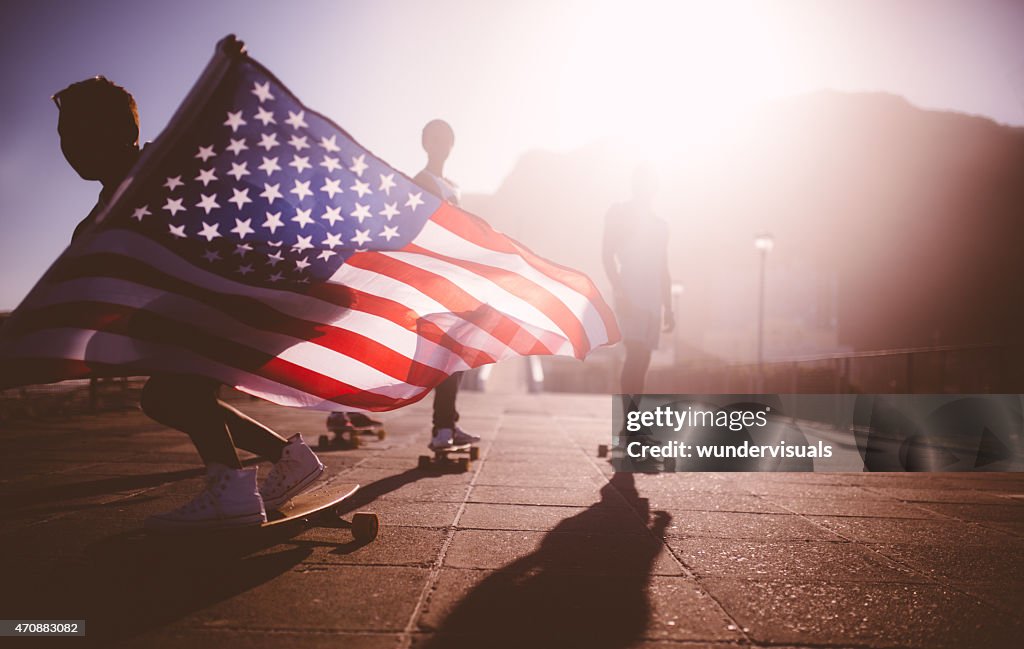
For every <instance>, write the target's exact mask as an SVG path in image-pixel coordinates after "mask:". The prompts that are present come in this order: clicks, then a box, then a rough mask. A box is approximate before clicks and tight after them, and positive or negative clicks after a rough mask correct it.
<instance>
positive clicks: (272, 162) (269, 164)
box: [257, 158, 281, 178]
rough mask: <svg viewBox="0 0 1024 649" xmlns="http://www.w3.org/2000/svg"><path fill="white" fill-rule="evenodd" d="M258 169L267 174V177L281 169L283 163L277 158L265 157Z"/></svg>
mask: <svg viewBox="0 0 1024 649" xmlns="http://www.w3.org/2000/svg"><path fill="white" fill-rule="evenodd" d="M257 169H259V170H260V171H262V172H263V173H265V174H267V178H269V177H270V176H273V175H274V172H275V171H281V165H279V164H277V158H263V164H261V165H260V166H259V167H257Z"/></svg>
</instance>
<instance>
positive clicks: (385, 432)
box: [377, 428, 388, 439]
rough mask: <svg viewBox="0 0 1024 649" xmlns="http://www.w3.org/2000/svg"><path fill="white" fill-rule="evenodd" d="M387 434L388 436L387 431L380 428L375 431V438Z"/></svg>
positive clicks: (381, 437) (380, 437) (382, 437)
mask: <svg viewBox="0 0 1024 649" xmlns="http://www.w3.org/2000/svg"><path fill="white" fill-rule="evenodd" d="M387 436H388V431H386V430H384V429H383V428H381V429H379V430H378V431H377V439H384V438H385V437H387Z"/></svg>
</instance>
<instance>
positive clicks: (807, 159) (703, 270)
mask: <svg viewBox="0 0 1024 649" xmlns="http://www.w3.org/2000/svg"><path fill="white" fill-rule="evenodd" d="M728 140H729V143H728V144H723V145H722V146H721V147H720V148H716V149H715V150H713V151H710V152H707V153H706V154H702V155H699V156H694V155H693V154H692V152H681V153H680V155H679V156H678V163H676V164H673V165H671V167H670V168H666V169H664V170H663V174H664V177H663V189H662V192H661V202H660V206H659V213H660V214H661V215H662V216H663V217H664V218H666V220H668V221H669V223H670V226H671V240H670V252H671V255H672V269H671V270H672V274H673V278H674V279H676V280H677V281H679V282H681V283H682V284H684V285H685V287H686V292H685V293H684V296H683V302H682V308H681V309H680V310H681V311H682V313H681V315H682V319H681V320H682V321H683V332H684V337H685V338H686V339H687V342H688V343H692V344H694V345H695V346H696V347H698V348H700V347H704V348H708V347H709V346H713V345H712V342H713V341H714V340H716V338H715V337H716V336H719V335H720V334H721V336H724V338H722V339H721V340H719V341H718V343H716V344H720V345H721V346H722V347H723V348H726V349H728V348H730V347H732V346H735V343H734V342H728V341H729V339H730V336H732V337H734V338H736V339H737V340H741V339H742V340H749V339H750V338H751V335H750V333H751V327H752V326H753V325H752V320H753V319H754V313H755V311H754V306H753V304H752V303H753V302H754V301H755V296H756V279H757V263H758V258H757V255H756V253H755V251H754V249H753V246H752V239H753V236H754V233H755V232H758V231H761V230H767V231H770V232H772V233H773V234H774V235H775V237H776V248H775V250H774V251H773V252H772V253H771V255H770V256H769V258H768V298H767V309H768V315H767V319H768V328H769V330H770V331H769V334H768V342H767V344H768V353H769V355H773V354H774V355H783V354H785V353H792V352H795V351H803V352H808V351H813V350H814V349H825V348H828V347H830V346H834V347H836V348H840V347H841V348H853V349H857V350H867V349H885V348H895V347H909V346H923V345H933V344H949V345H959V344H971V343H980V342H994V341H1003V340H1006V339H1008V338H1011V337H1019V336H1020V334H1019V333H1018V332H1019V330H1020V329H1021V324H1022V317H1021V316H1022V315H1024V299H1022V297H1024V295H1022V293H1024V291H1022V289H1021V288H1020V283H1021V279H1022V278H1024V255H1022V254H1020V252H1019V250H1020V248H1021V247H1022V246H1024V130H1022V129H1019V128H1011V127H1007V126H1002V125H999V124H996V123H994V122H992V121H991V120H988V119H983V118H979V117H973V116H968V115H962V114H957V113H948V112H937V111H929V110H922V109H920V108H917V107H915V106H912V105H911V104H909V103H908V102H907V101H905V100H904V99H902V98H900V97H896V96H892V95H886V94H851V93H839V92H818V93H813V94H808V95H802V96H798V97H794V98H790V99H787V100H785V101H780V102H777V103H775V104H773V105H771V106H770V107H768V108H767V109H766V110H765V111H763V112H762V113H761V114H759V115H758V116H757V118H756V120H755V121H753V122H750V123H746V124H743V125H737V128H736V130H735V132H734V133H731V134H729V137H728ZM632 165H633V161H632V160H629V159H628V157H627V156H626V154H625V153H624V152H623V149H621V148H619V147H616V146H615V145H614V144H613V143H611V142H603V143H595V144H593V145H591V146H588V147H584V148H582V149H579V150H576V151H571V152H567V153H551V152H543V151H534V152H531V153H528V154H526V155H524V156H523V157H522V159H521V160H520V161H519V163H518V164H517V165H516V167H515V168H514V169H513V171H512V172H511V173H510V174H509V176H508V177H507V178H506V180H505V181H504V183H503V184H502V186H501V187H500V188H499V189H498V191H496V192H495V193H494V194H492V195H489V196H483V195H474V196H467V197H465V204H466V206H467V208H469V209H470V210H471V211H473V212H475V213H478V214H480V215H481V216H484V217H485V218H487V219H488V220H489V221H490V222H491V223H492V224H494V225H495V227H497V228H498V229H500V230H503V231H505V232H507V233H509V234H510V235H512V236H513V237H515V238H517V239H519V240H521V241H522V242H523V243H525V244H526V245H528V246H529V247H531V248H532V249H533V250H535V251H536V252H538V253H539V254H542V255H544V256H547V257H550V258H552V259H554V260H556V261H558V262H560V263H563V264H567V265H570V266H574V267H577V268H580V269H581V270H584V271H586V272H587V273H589V274H590V275H591V276H592V277H593V278H594V279H595V280H596V281H598V282H599V283H600V284H601V285H602V286H604V277H603V271H602V269H601V264H600V256H599V251H600V238H601V230H602V224H603V220H604V215H605V213H606V212H607V210H608V207H609V206H610V205H611V204H612V203H613V202H616V201H621V200H624V199H626V198H628V194H629V178H630V175H631V172H632ZM721 332H732V333H721ZM816 332H817V333H816ZM829 332H831V333H829ZM819 333H821V334H823V335H822V336H819V338H817V339H818V340H819V341H820V342H819V343H818V344H817V347H816V348H814V349H812V348H809V347H807V345H808V344H809V343H808V341H809V340H811V339H812V338H814V336H815V335H817V334H819ZM824 334H828V335H824ZM744 344H745V343H744ZM801 345H803V346H801ZM741 346H742V345H741ZM744 349H745V350H746V349H747V348H744ZM744 353H746V351H744V352H742V353H740V354H739V355H740V356H742V355H743V354H744Z"/></svg>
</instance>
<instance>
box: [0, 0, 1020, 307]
mask: <svg viewBox="0 0 1024 649" xmlns="http://www.w3.org/2000/svg"><path fill="white" fill-rule="evenodd" d="M2 11H3V16H4V18H3V27H2V28H0V30H2V31H0V35H2V38H0V74H2V81H3V87H4V88H5V89H6V90H7V92H6V93H5V97H4V101H3V110H2V115H3V119H0V142H2V143H3V144H2V146H0V183H2V184H0V271H2V272H3V278H4V279H3V282H2V283H0V309H4V308H12V307H13V306H15V305H16V304H17V302H18V301H19V300H20V299H21V298H22V297H23V296H24V294H25V293H26V292H27V291H28V289H29V288H30V287H31V285H32V284H33V283H34V282H35V280H36V279H37V278H38V277H39V276H40V275H41V274H42V272H43V271H44V270H45V269H46V267H47V266H48V265H49V264H50V262H51V261H52V260H53V259H54V258H55V257H56V256H57V255H58V254H59V253H60V251H61V250H62V249H63V248H64V246H65V245H66V244H67V242H68V240H69V238H70V234H71V231H72V229H73V227H74V225H75V224H76V223H77V222H78V221H79V220H80V219H81V218H82V217H84V216H85V214H86V213H88V211H89V209H90V208H91V207H92V205H93V203H94V202H95V198H96V195H97V193H98V191H99V186H98V185H97V184H95V183H87V182H85V181H82V180H80V179H79V178H78V177H77V176H76V175H75V174H74V172H72V171H71V169H70V168H69V167H68V166H67V164H66V163H65V161H64V160H63V158H62V157H61V154H60V150H59V148H58V142H57V135H56V130H55V125H56V116H57V115H56V109H55V107H54V106H53V104H52V103H51V102H50V101H49V97H50V95H52V94H53V93H54V92H55V91H57V90H59V89H61V88H63V87H64V86H66V85H67V84H69V83H71V82H74V81H78V80H80V79H82V78H85V77H87V76H91V75H94V74H104V75H106V76H107V77H109V78H111V79H113V80H115V81H116V82H118V83H120V84H122V85H124V86H126V87H127V88H128V89H130V90H131V91H132V92H133V93H134V94H135V97H136V99H137V101H138V103H139V110H140V113H141V117H142V137H143V139H144V140H151V139H153V138H154V137H156V136H157V135H158V134H159V132H160V130H161V129H162V127H163V126H164V124H165V123H166V121H167V119H168V118H169V117H170V115H171V113H172V112H173V111H174V109H175V108H176V107H177V105H178V103H179V102H180V100H181V99H182V97H183V96H184V95H185V93H186V92H187V91H188V89H189V87H190V86H191V84H192V82H193V81H194V80H195V79H196V77H197V76H198V74H199V73H200V72H201V70H202V69H203V67H204V65H205V64H206V62H207V61H208V60H209V58H210V56H211V54H212V52H213V47H214V44H215V43H216V41H217V40H218V39H219V38H221V37H222V36H224V35H225V34H227V33H231V32H233V33H236V34H237V35H238V36H239V37H240V38H241V39H243V40H244V41H245V42H246V43H247V45H248V49H249V51H250V53H251V54H252V55H253V56H254V57H255V58H257V59H258V60H260V61H261V62H262V63H264V64H265V65H267V66H268V67H269V68H270V69H271V70H273V71H274V72H275V73H276V74H277V75H278V76H279V77H280V78H281V79H282V80H283V81H284V82H285V83H286V84H288V85H289V86H290V87H291V89H292V90H293V91H294V92H295V93H296V94H297V95H298V96H299V98H300V99H302V100H303V101H304V102H305V103H306V104H307V105H309V106H311V107H312V108H314V109H316V110H319V111H320V112H322V113H325V114H327V115H328V116H330V117H331V118H333V119H334V120H335V121H337V122H338V123H340V124H341V125H342V126H343V127H345V128H346V129H347V130H348V131H349V132H350V133H352V134H353V135H354V136H355V137H356V138H357V139H358V140H359V141H360V142H362V143H363V144H364V145H366V146H367V147H369V148H370V149H371V150H373V151H374V152H375V153H377V154H378V155H380V156H382V157H383V158H384V159H385V160H388V161H390V162H391V163H392V164H393V165H395V166H396V167H398V168H399V169H402V170H403V171H406V172H409V173H415V172H416V171H417V170H418V169H419V168H420V167H421V166H422V164H423V153H422V151H421V150H420V147H419V132H420V128H421V127H422V125H423V124H424V123H425V122H426V121H428V120H429V119H431V118H434V117H443V118H445V119H447V120H448V121H449V122H451V123H452V125H453V126H454V128H455V131H456V137H457V140H456V149H455V152H454V154H453V156H452V159H451V162H450V165H449V175H451V176H452V177H453V178H455V179H456V180H457V181H459V182H460V183H461V184H462V186H463V188H464V189H466V190H469V191H492V190H493V189H495V188H496V187H497V186H498V185H499V184H500V182H501V180H502V178H503V177H504V175H505V174H506V173H507V172H508V171H509V170H510V169H511V167H512V166H513V165H514V164H515V162H516V160H517V159H518V157H519V156H520V154H521V153H523V152H524V151H526V150H528V149H531V148H538V147H540V148H548V149H566V148H571V147H576V146H579V145H581V144H583V143H585V142H588V141H590V140H593V139H597V138H599V137H602V136H606V135H615V136H620V137H624V138H626V139H627V140H630V141H632V142H634V143H635V144H636V145H637V146H638V147H639V148H638V150H640V151H642V152H644V153H645V154H646V155H648V156H649V157H654V158H658V157H666V156H672V155H674V151H675V149H673V146H672V145H669V144H666V142H698V141H700V143H701V145H702V146H714V138H715V133H716V130H719V129H725V128H728V127H729V126H730V124H732V123H734V122H735V121H736V120H739V119H743V114H744V111H745V110H746V109H748V108H750V107H751V106H756V104H757V103H758V102H761V101H764V100H770V99H771V98H773V97H778V96H783V95H787V94H791V93H796V92H802V91H807V90H812V89H816V88H822V87H826V88H835V89H841V90H882V91H888V92H893V93H897V94H901V95H903V96H905V97H907V98H908V99H909V100H910V101H911V102H913V103H915V104H917V105H919V106H923V107H927V108H939V109H949V110H957V111H962V112H968V113H976V114H981V115H986V116H989V117H992V118H993V119H995V120H997V121H1000V122H1003V123H1010V124H1017V125H1020V124H1024V39H1021V38H1020V35H1021V34H1024V2H1012V1H1009V0H1008V1H996V0H992V1H988V2H983V1H969V0H964V1H962V2H951V1H943V0H927V1H903V2H881V1H870V0H865V1H862V2H841V3H840V2H835V3H831V2H788V3H781V2H780V3H770V2H767V1H764V2H738V3H723V2H706V3H696V2H694V3H683V2H665V3H637V2H621V3H612V2H607V3H599V2H586V1H576V0H564V1H562V2H558V1H555V0H547V1H543V2H537V1H517V2H505V3H498V2H488V1H476V2H472V1H469V0H465V1H459V0H431V1H429V2H414V1H412V0H410V1H407V2H402V1H397V0H395V1H375V2H369V1H367V2H341V1H334V2H302V1H295V2H287V3H285V2H258V1H254V0H248V1H245V2H209V1H193V0H180V1H175V2H166V3H155V2H137V1H127V0H120V1H114V0H111V1H103V2H87V1H73V0H67V1H65V2H46V1H33V2H29V1H25V2H10V1H4V2H3V3H2ZM666 138H668V139H666ZM686 150H687V151H688V152H689V155H699V151H700V147H694V146H688V147H686ZM694 152H696V153H694Z"/></svg>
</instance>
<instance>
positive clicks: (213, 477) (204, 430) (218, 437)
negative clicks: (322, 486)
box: [53, 77, 324, 530]
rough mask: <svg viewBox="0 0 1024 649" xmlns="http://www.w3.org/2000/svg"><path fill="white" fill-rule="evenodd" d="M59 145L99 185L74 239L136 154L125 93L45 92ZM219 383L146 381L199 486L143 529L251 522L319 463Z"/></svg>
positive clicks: (149, 399)
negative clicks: (239, 405) (194, 453)
mask: <svg viewBox="0 0 1024 649" xmlns="http://www.w3.org/2000/svg"><path fill="white" fill-rule="evenodd" d="M53 100H54V103H56V104H57V109H58V111H59V117H58V127H57V131H58V134H59V135H60V146H61V151H62V152H63V153H64V157H65V158H66V159H67V161H68V163H69V164H70V165H71V167H72V168H73V169H74V170H75V171H76V172H77V173H78V175H79V176H81V177H82V178H83V179H85V180H95V181H99V182H100V183H101V184H102V186H103V189H102V191H101V192H100V195H99V200H98V202H97V204H96V207H94V208H93V210H92V211H91V212H90V213H89V215H88V216H87V217H86V218H85V219H84V220H83V221H82V222H81V223H80V224H79V225H78V227H77V228H75V233H74V236H73V238H74V237H77V236H78V235H79V234H81V233H82V231H84V230H85V229H86V228H87V226H89V225H91V224H92V222H93V221H94V220H95V219H96V217H97V216H98V215H99V213H100V212H101V211H102V209H103V207H104V206H105V205H106V203H107V202H109V201H110V200H111V198H112V196H113V194H114V192H115V191H116V189H117V187H118V186H119V185H120V183H121V182H122V180H123V179H124V177H125V176H126V174H127V173H128V171H129V170H130V169H131V167H132V165H133V164H134V163H135V161H136V160H137V159H138V157H139V153H140V150H139V117H138V109H137V107H136V104H135V99H134V98H133V97H132V95H131V93H129V92H128V91H127V90H125V89H124V88H122V87H121V86H118V85H116V84H114V83H112V82H111V81H108V80H107V79H105V78H103V77H95V78H92V79H86V80H84V81H80V82H78V83H75V84H72V85H70V86H68V87H67V88H65V89H64V90H62V91H60V92H58V93H57V94H56V95H54V97H53ZM220 387H221V386H220V383H219V382H217V381H215V380H213V379H209V378H206V377H202V376H192V375H170V374H166V375H159V376H153V377H151V378H150V379H149V381H148V382H147V383H146V386H145V388H144V389H143V392H142V409H143V411H144V412H145V413H146V414H147V415H148V416H150V417H152V418H153V419H154V420H156V421H158V422H160V423H161V424H164V425H165V426H170V427H171V428H176V429H178V430H180V431H183V432H185V433H187V434H188V435H189V437H191V438H192V442H193V443H194V444H195V446H196V449H197V450H198V451H199V455H200V456H201V457H202V459H203V462H204V463H205V464H206V468H207V477H206V485H205V486H204V488H203V489H202V491H200V493H199V494H198V495H197V496H196V497H195V498H193V499H192V500H191V501H190V502H189V503H187V504H185V505H183V506H182V507H179V508H177V509H175V510H173V511H170V512H166V513H164V514H158V515H155V516H152V517H150V518H148V519H147V520H146V527H147V528H148V529H156V530H161V529H182V528H183V529H189V528H196V529H202V528H216V527H232V526H242V525H259V524H261V523H264V522H266V521H267V514H266V512H267V510H268V509H269V510H273V509H277V508H278V507H280V506H281V505H283V504H284V503H286V502H288V501H289V500H290V499H292V498H293V497H295V496H296V495H298V494H299V493H301V492H303V491H305V490H306V489H308V488H309V487H310V486H311V485H312V484H313V483H314V482H315V481H316V480H317V478H319V477H320V475H321V474H322V473H323V471H324V465H323V464H322V463H321V462H320V460H319V459H318V458H317V456H316V454H315V453H313V451H312V450H311V449H310V448H309V447H308V446H307V445H306V443H305V442H304V441H303V440H302V437H301V436H300V435H298V434H296V435H293V436H292V437H291V438H289V439H285V438H283V437H281V436H280V435H278V434H277V433H275V432H274V431H273V430H271V429H270V428H268V427H266V426H264V425H263V424H261V423H260V422H258V421H256V420H254V419H252V418H250V417H247V416H246V415H244V414H242V413H241V412H239V411H238V410H237V409H235V408H233V407H231V406H230V405H228V404H226V403H224V402H223V401H221V400H220V399H219V398H218V392H219V390H220ZM237 448H241V449H243V450H246V451H249V452H251V453H255V454H256V455H259V456H260V457H262V458H264V459H267V460H269V461H270V462H272V463H273V466H272V467H271V469H270V473H269V474H268V475H267V477H266V478H265V479H264V480H263V482H262V484H258V483H257V480H256V467H250V468H243V466H242V463H241V462H240V461H239V459H238V452H237V450H236V449H237Z"/></svg>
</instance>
